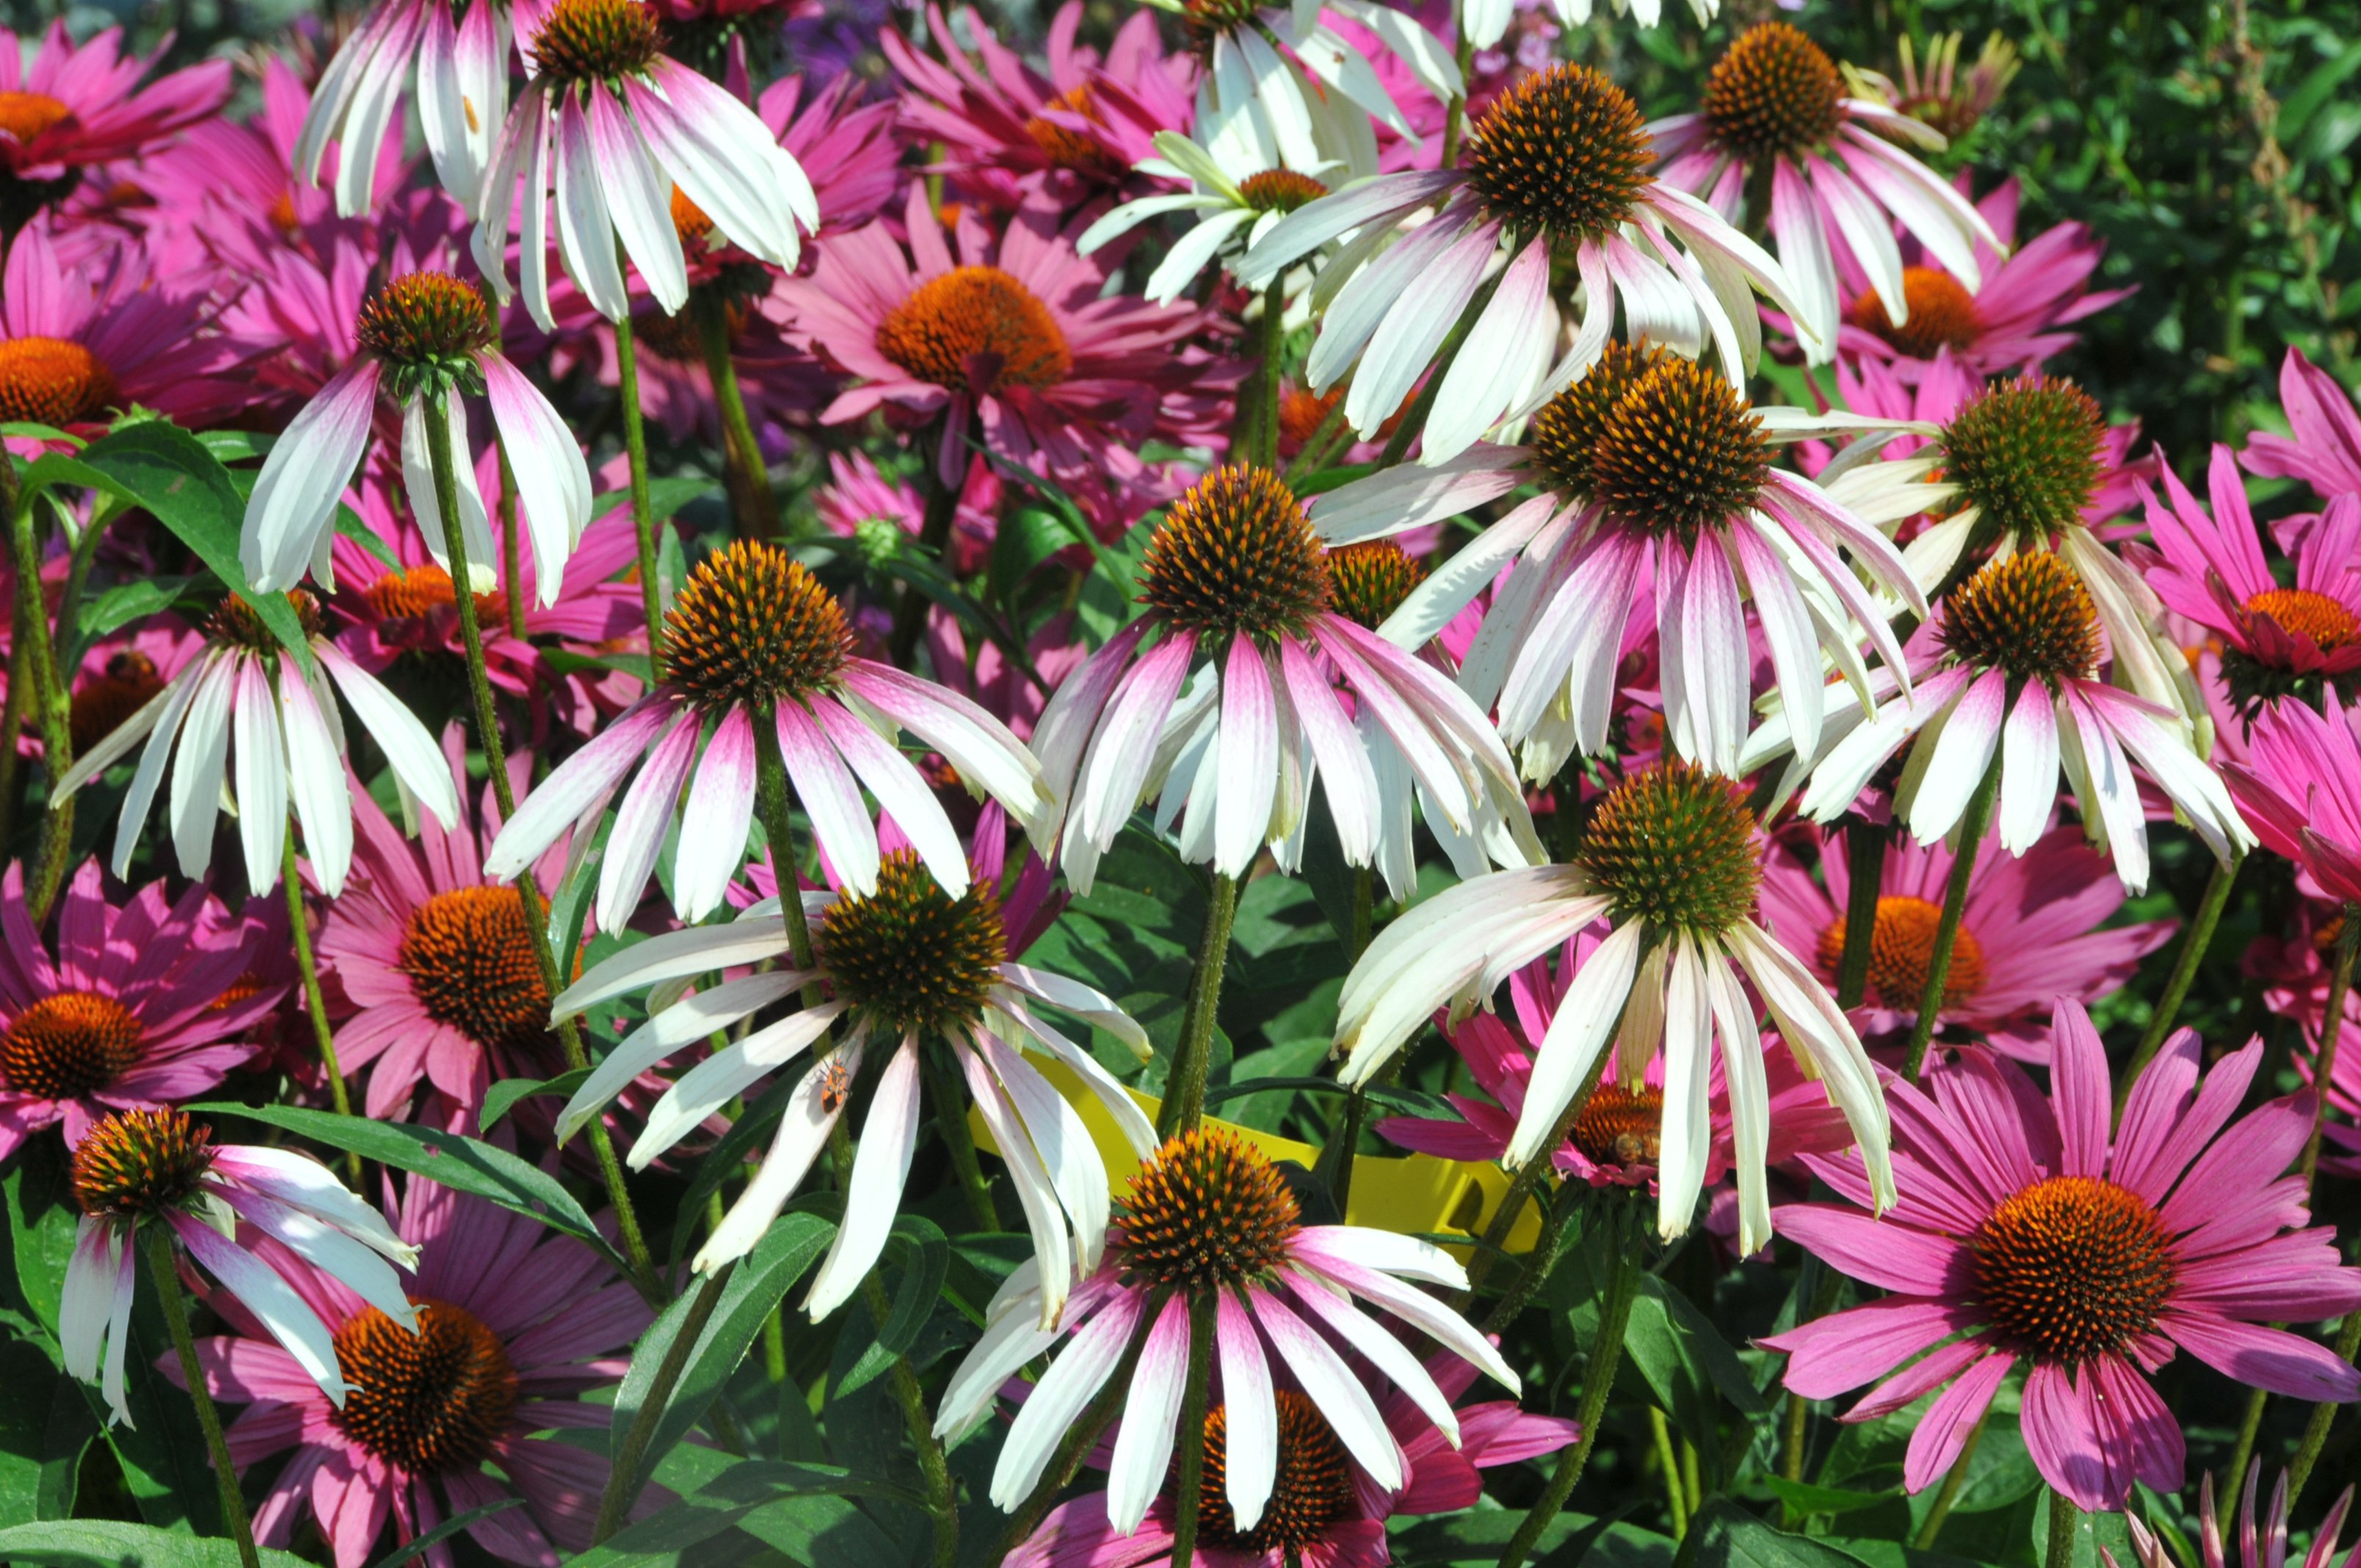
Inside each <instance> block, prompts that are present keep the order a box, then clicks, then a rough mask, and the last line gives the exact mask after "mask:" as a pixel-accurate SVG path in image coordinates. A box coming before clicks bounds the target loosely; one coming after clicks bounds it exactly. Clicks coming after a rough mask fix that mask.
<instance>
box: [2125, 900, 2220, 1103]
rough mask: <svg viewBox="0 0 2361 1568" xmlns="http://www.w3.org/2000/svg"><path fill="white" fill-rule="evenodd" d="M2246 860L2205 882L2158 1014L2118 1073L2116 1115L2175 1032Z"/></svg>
mask: <svg viewBox="0 0 2361 1568" xmlns="http://www.w3.org/2000/svg"><path fill="white" fill-rule="evenodd" d="M2245 864H2246V856H2245V854H2244V853H2238V854H2235V855H2233V856H2232V857H2231V858H2230V861H2229V862H2228V863H2227V864H2224V863H2223V862H2222V861H2214V862H2213V876H2212V878H2211V879H2209V880H2208V881H2207V882H2206V883H2205V895H2204V896H2203V897H2202V898H2201V899H2199V900H2198V903H2197V917H2196V918H2195V919H2193V920H2191V922H2190V925H2189V935H2188V936H2187V937H2186V938H2183V939H2182V940H2181V944H2180V955H2179V956H2178V957H2176V958H2175V959H2173V960H2172V974H2171V976H2170V978H2169V979H2168V980H2166V981H2165V982H2164V994H2163V995H2162V996H2161V997H2159V998H2158V999H2157V1003H2156V1015H2155V1016H2154V1017H2152V1018H2150V1019H2149V1020H2148V1021H2147V1031H2146V1032H2145V1033H2143V1034H2142V1035H2141V1036H2140V1041H2139V1046H2138V1048H2136V1050H2134V1051H2133V1052H2132V1059H2131V1060H2130V1061H2129V1062H2127V1063H2125V1067H2124V1070H2123V1071H2121V1072H2119V1073H2117V1074H2116V1075H2115V1115H2116V1117H2117V1118H2118V1119H2121V1117H2122V1116H2123V1113H2124V1102H2125V1101H2126V1100H2128V1099H2129V1098H2130V1096H2131V1091H2132V1085H2133V1084H2134V1083H2136V1082H2137V1081H2139V1075H2140V1074H2141V1073H2142V1072H2144V1071H2146V1070H2147V1064H2148V1063H2149V1062H2150V1061H2152V1060H2154V1059H2155V1057H2156V1053H2157V1052H2158V1050H2160V1049H2161V1048H2163V1046H2164V1040H2165V1036H2168V1035H2169V1034H2171V1033H2172V1025H2173V1020H2175V1019H2176V1018H2178V1017H2180V1004H2181V1003H2182V1002H2184V1001H2186V1000H2187V999H2188V996H2189V987H2190V983H2191V981H2194V980H2195V979H2196V978H2197V966H2198V965H2199V964H2201V963H2202V962H2203V961H2204V959H2205V953H2206V949H2207V948H2211V947H2212V946H2213V927H2216V926H2218V925H2220V924H2221V923H2222V911H2223V910H2224V909H2226V908H2228V907H2229V904H2230V890H2231V889H2232V888H2233V887H2234V886H2235V885H2236V883H2237V881H2238V868H2239V867H2241V866H2243V865H2245Z"/></svg>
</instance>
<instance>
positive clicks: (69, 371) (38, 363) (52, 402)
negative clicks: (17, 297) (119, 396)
mask: <svg viewBox="0 0 2361 1568" xmlns="http://www.w3.org/2000/svg"><path fill="white" fill-rule="evenodd" d="M114 401H115V372H113V371H112V370H109V369H108V368H107V367H106V366H105V364H104V362H103V361H102V360H100V358H99V357H98V356H97V355H95V354H93V353H92V352H91V351H90V350H89V349H88V348H85V347H84V346H82V345H81V344H79V343H75V342H72V341H71V340H70V339H67V338H61V337H12V338H9V339H7V340H5V342H0V421H8V422H23V423H27V424H55V425H63V424H71V423H72V422H74V421H75V420H79V419H87V418H89V417H90V416H91V415H92V414H94V413H96V412H98V411H100V410H101V409H104V408H105V407H106V406H107V405H109V404H110V403H112V402H114Z"/></svg>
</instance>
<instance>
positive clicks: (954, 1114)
mask: <svg viewBox="0 0 2361 1568" xmlns="http://www.w3.org/2000/svg"><path fill="white" fill-rule="evenodd" d="M918 1059H919V1067H920V1069H921V1070H922V1071H923V1072H924V1073H925V1075H926V1080H927V1092H928V1094H929V1095H931V1096H932V1097H933V1099H934V1102H935V1125H936V1127H937V1128H939V1130H940V1131H941V1133H942V1135H943V1147H944V1149H945V1150H946V1151H947V1152H948V1153H949V1154H950V1160H951V1171H952V1173H953V1174H954V1175H956V1176H957V1177H958V1178H959V1184H960V1190H961V1192H962V1193H964V1194H966V1196H967V1207H968V1212H969V1213H970V1214H972V1215H973V1216H974V1217H975V1223H977V1224H979V1225H981V1226H983V1228H984V1229H985V1230H987V1231H996V1230H998V1229H1000V1213H999V1211H997V1210H995V1209H994V1207H993V1205H992V1189H991V1188H990V1187H988V1186H986V1185H985V1183H984V1179H983V1166H982V1164H980V1163H979V1162H978V1161H977V1159H976V1157H975V1139H974V1138H973V1137H972V1136H971V1135H969V1133H968V1130H967V1117H966V1115H965V1114H964V1112H965V1109H966V1106H967V1096H966V1095H964V1094H962V1093H961V1092H960V1086H959V1084H958V1083H957V1082H956V1081H955V1080H953V1079H952V1078H951V1075H950V1073H948V1072H945V1071H944V1070H943V1065H942V1061H941V1058H940V1057H939V1055H938V1054H937V1053H936V1052H933V1051H927V1052H924V1053H922V1054H921V1056H920V1057H919V1058H918Z"/></svg>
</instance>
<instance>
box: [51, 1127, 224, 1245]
mask: <svg viewBox="0 0 2361 1568" xmlns="http://www.w3.org/2000/svg"><path fill="white" fill-rule="evenodd" d="M213 1135H214V1130H213V1129H212V1128H211V1127H209V1126H207V1125H205V1124H203V1122H192V1121H190V1120H189V1113H187V1112H186V1111H181V1110H175V1109H172V1108H170V1107H167V1108H165V1109H163V1110H160V1111H118V1112H116V1113H115V1114H113V1115H111V1116H109V1117H107V1118H106V1120H104V1122H101V1123H100V1124H98V1125H96V1126H95V1127H93V1128H92V1129H91V1130H90V1131H89V1132H88V1133H87V1134H85V1135H83V1136H82V1142H80V1143H78V1144H76V1145H75V1146H74V1151H73V1194H74V1201H76V1202H78V1203H80V1204H81V1205H82V1212H83V1213H85V1214H89V1215H92V1216H93V1217H95V1218H100V1219H110V1220H137V1219H140V1218H143V1217H145V1216H148V1215H151V1214H160V1213H163V1212H166V1211H168V1210H172V1209H178V1208H180V1207H181V1206H182V1205H184V1204H185V1203H187V1202H188V1201H189V1200H190V1199H192V1198H193V1197H195V1196H196V1192H197V1184H198V1183H199V1182H200V1181H202V1180H203V1179H204V1175H205V1172H207V1171H208V1170H211V1169H212V1168H213V1164H214V1150H213Z"/></svg>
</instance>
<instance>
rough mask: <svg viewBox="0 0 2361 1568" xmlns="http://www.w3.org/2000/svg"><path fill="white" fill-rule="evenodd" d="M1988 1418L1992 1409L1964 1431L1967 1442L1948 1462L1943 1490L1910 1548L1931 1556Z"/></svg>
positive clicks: (1962, 1483) (1958, 1496) (1957, 1496)
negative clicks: (1913, 1547)
mask: <svg viewBox="0 0 2361 1568" xmlns="http://www.w3.org/2000/svg"><path fill="white" fill-rule="evenodd" d="M1991 1418H1992V1407H1991V1406H1990V1405H1986V1406H1985V1407H1984V1413H1983V1414H1982V1415H1981V1416H1978V1417H1977V1418H1976V1424H1975V1425H1974V1426H1972V1427H1970V1428H1969V1429H1968V1441H1967V1442H1965V1443H1963V1444H1961V1445H1960V1457H1959V1458H1957V1459H1956V1460H1953V1461H1952V1462H1951V1473H1950V1474H1949V1475H1946V1476H1944V1477H1943V1489H1942V1490H1941V1491H1940V1492H1938V1493H1936V1494H1935V1506H1934V1508H1932V1509H1931V1510H1929V1511H1928V1513H1927V1522H1926V1523H1925V1524H1923V1525H1920V1526H1919V1527H1918V1536H1917V1539H1916V1540H1915V1541H1912V1542H1911V1544H1912V1545H1913V1546H1915V1547H1916V1548H1917V1549H1918V1550H1919V1551H1921V1552H1931V1551H1933V1550H1934V1547H1935V1538H1936V1537H1937V1536H1938V1535H1940V1534H1941V1533H1942V1532H1943V1521H1944V1520H1945V1519H1949V1518H1950V1517H1951V1505H1952V1504H1953V1503H1956V1502H1958V1501H1959V1500H1960V1488H1961V1487H1963V1486H1966V1485H1967V1484H1968V1466H1969V1465H1970V1464H1973V1463H1975V1457H1976V1445H1977V1444H1978V1443H1980V1442H1983V1440H1984V1422H1985V1421H1987V1420H1990V1419H1991Z"/></svg>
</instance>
